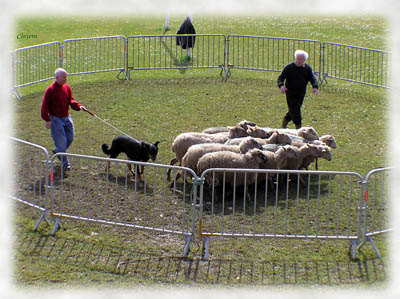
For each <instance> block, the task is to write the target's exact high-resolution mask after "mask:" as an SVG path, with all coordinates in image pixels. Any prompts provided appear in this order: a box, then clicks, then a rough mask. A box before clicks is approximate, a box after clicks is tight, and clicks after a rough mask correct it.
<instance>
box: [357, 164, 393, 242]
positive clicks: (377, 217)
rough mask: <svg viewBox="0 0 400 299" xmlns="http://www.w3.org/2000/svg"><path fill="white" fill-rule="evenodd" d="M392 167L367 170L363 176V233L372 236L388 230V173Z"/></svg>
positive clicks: (389, 173)
mask: <svg viewBox="0 0 400 299" xmlns="http://www.w3.org/2000/svg"><path fill="white" fill-rule="evenodd" d="M392 169H393V168H380V169H374V170H372V171H370V172H368V174H367V176H366V178H365V184H366V189H365V194H364V201H365V205H366V208H365V209H364V212H365V214H364V223H365V228H364V233H365V235H366V236H373V235H378V234H382V233H385V232H388V231H389V230H390V224H389V211H390V205H389V201H390V188H389V183H390V175H391V173H392Z"/></svg>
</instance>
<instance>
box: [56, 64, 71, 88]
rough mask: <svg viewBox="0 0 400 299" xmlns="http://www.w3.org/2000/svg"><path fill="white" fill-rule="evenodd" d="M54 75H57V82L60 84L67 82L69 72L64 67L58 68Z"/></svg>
mask: <svg viewBox="0 0 400 299" xmlns="http://www.w3.org/2000/svg"><path fill="white" fill-rule="evenodd" d="M54 76H55V77H56V82H57V83H58V84H60V85H63V84H64V83H65V82H67V76H68V73H67V71H66V70H64V69H62V68H58V69H56V71H55V72H54Z"/></svg>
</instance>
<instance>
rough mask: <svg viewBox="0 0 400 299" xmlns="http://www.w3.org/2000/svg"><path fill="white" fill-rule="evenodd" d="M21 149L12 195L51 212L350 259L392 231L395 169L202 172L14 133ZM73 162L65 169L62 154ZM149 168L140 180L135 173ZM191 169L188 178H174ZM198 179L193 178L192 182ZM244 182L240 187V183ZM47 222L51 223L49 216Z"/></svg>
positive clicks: (66, 217)
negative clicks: (309, 245) (321, 242)
mask: <svg viewBox="0 0 400 299" xmlns="http://www.w3.org/2000/svg"><path fill="white" fill-rule="evenodd" d="M10 139H11V140H12V142H13V145H14V146H15V151H14V152H15V158H14V160H13V161H14V173H15V176H14V181H15V182H14V187H15V189H14V192H13V194H11V195H10V198H12V199H14V200H16V201H17V202H21V203H22V204H24V206H28V207H30V208H34V209H36V210H38V211H40V212H41V216H40V219H39V221H38V222H37V224H36V226H35V230H36V229H37V227H38V225H39V224H40V222H41V221H42V220H46V221H47V217H46V216H47V215H50V216H51V217H52V219H55V224H54V226H53V230H52V234H55V233H56V230H57V228H58V227H59V225H60V222H61V220H69V221H83V222H91V223H96V224H99V225H111V226H116V227H123V228H132V229H137V230H144V231H151V232H154V233H162V234H174V235H180V236H183V237H184V239H185V245H184V250H183V252H184V256H187V255H188V253H189V251H190V245H191V242H192V240H194V239H196V238H199V239H201V240H202V241H203V242H204V251H203V255H204V257H205V258H207V257H208V255H209V240H210V238H211V237H212V238H225V237H230V238H252V239H266V238H272V239H278V238H280V239H298V240H302V239H326V240H331V241H335V240H336V241H338V240H345V241H349V242H350V249H351V252H352V256H353V257H356V254H357V252H356V251H357V249H359V248H361V247H362V246H363V245H364V244H365V243H366V242H369V243H371V245H372V246H373V248H374V250H375V251H376V253H377V255H378V256H380V254H379V251H378V250H377V249H376V247H375V245H374V242H373V240H372V238H373V237H374V236H377V235H380V234H383V233H386V232H389V231H390V230H391V229H390V224H389V222H388V210H389V206H388V198H389V190H390V188H389V175H390V170H391V168H384V169H376V170H372V171H370V172H369V173H368V175H367V176H366V178H365V179H363V178H362V177H361V176H360V175H359V174H357V173H353V172H333V171H289V170H268V169H257V170H250V169H208V170H206V171H205V172H204V173H203V174H202V175H201V176H200V177H198V176H196V174H195V173H194V172H193V171H191V170H190V169H187V168H183V167H177V166H170V165H161V164H155V163H142V162H133V161H127V160H117V159H108V158H101V157H93V156H84V155H75V154H66V153H58V154H56V155H54V156H53V157H52V158H51V159H50V158H49V155H48V152H47V150H46V149H45V148H43V147H41V146H37V145H35V144H32V143H29V142H26V141H23V140H19V139H16V138H10ZM63 156H66V157H67V158H68V159H69V162H70V164H71V165H72V167H71V169H70V170H68V171H63V169H62V168H61V166H60V164H61V163H59V162H58V159H60V158H61V157H63ZM127 166H132V169H133V170H134V172H135V173H137V172H138V171H139V169H140V168H141V166H144V172H143V173H142V175H141V178H142V182H141V181H139V178H136V175H133V174H132V173H131V171H130V170H129V169H128V167H127ZM168 170H171V171H172V177H174V178H175V175H176V174H177V173H178V172H181V173H182V174H183V179H184V180H183V183H180V182H178V181H176V179H173V181H172V183H171V182H170V181H169V180H168V179H167V178H168ZM187 179H191V180H192V183H187ZM232 186H236V187H237V188H232ZM47 222H48V221H47Z"/></svg>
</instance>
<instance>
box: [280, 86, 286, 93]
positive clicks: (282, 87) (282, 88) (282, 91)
mask: <svg viewBox="0 0 400 299" xmlns="http://www.w3.org/2000/svg"><path fill="white" fill-rule="evenodd" d="M286 90H287V88H286V87H285V85H282V86H281V93H286Z"/></svg>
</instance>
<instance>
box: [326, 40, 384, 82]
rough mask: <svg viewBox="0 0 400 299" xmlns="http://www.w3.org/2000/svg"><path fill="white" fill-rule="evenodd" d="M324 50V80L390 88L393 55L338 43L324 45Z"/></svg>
mask: <svg viewBox="0 0 400 299" xmlns="http://www.w3.org/2000/svg"><path fill="white" fill-rule="evenodd" d="M323 48H324V69H323V77H324V79H325V78H335V79H340V80H344V81H350V82H356V83H361V84H366V85H373V86H377V87H385V88H390V72H391V70H390V66H391V53H389V52H384V51H379V50H371V49H366V48H360V47H354V46H347V45H341V44H336V43H324V44H323ZM325 80H326V79H325Z"/></svg>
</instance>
